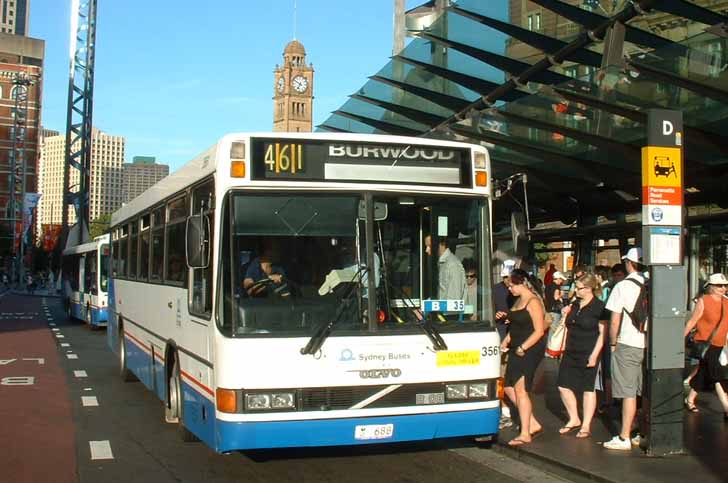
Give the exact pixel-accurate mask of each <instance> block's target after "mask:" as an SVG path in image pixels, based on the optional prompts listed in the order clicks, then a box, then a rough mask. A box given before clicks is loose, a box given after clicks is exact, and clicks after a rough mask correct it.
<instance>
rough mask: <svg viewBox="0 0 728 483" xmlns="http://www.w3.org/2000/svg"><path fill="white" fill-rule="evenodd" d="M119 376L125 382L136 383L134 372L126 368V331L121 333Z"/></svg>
mask: <svg viewBox="0 0 728 483" xmlns="http://www.w3.org/2000/svg"><path fill="white" fill-rule="evenodd" d="M119 375H120V376H121V380H122V381H124V382H132V381H136V380H137V378H136V376H135V375H134V373H133V372H131V371H130V370H129V368H128V367H126V345H125V344H124V330H123V329H122V330H120V331H119Z"/></svg>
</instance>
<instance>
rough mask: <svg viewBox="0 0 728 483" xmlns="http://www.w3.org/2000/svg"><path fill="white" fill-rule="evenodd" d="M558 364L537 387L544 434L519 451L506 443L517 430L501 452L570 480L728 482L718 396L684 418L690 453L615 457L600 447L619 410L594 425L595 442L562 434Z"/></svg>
mask: <svg viewBox="0 0 728 483" xmlns="http://www.w3.org/2000/svg"><path fill="white" fill-rule="evenodd" d="M557 376H558V362H557V361H556V360H553V359H545V360H544V362H543V363H542V364H541V367H540V368H539V372H538V373H537V375H536V380H535V383H534V387H535V393H536V395H535V397H534V398H533V401H534V412H535V414H536V416H537V417H538V419H539V420H540V421H541V422H542V423H543V425H544V428H545V432H544V433H543V434H542V435H541V436H539V437H537V438H536V439H535V440H534V442H533V443H532V444H530V445H526V446H521V447H519V448H518V449H513V448H508V447H506V446H505V443H506V442H507V441H508V440H509V439H511V438H513V437H515V436H516V435H517V433H516V431H515V428H514V429H509V430H506V431H504V432H503V433H502V434H501V438H500V443H501V444H500V448H501V450H502V451H505V452H506V454H508V455H511V456H514V457H516V458H519V459H521V460H522V461H525V462H528V463H530V464H535V465H538V466H540V467H542V468H548V469H549V470H550V471H552V472H554V473H557V474H566V475H568V477H569V478H570V479H574V480H588V481H601V482H619V483H624V482H627V481H636V482H637V481H638V482H645V483H652V482H655V483H657V482H659V483H670V482H676V483H677V482H680V483H682V482H683V481H690V480H695V481H699V482H700V483H710V482H725V481H728V458H726V457H725V455H726V454H728V424H726V423H724V422H723V413H722V411H721V409H720V406H719V404H718V402H717V399H716V396H715V395H714V394H704V395H701V397H700V399H699V402H698V406H699V407H700V409H701V411H700V413H699V414H686V415H685V417H686V420H685V423H686V424H685V443H686V449H687V454H685V455H681V456H669V457H663V458H656V457H649V456H646V455H645V454H644V453H643V452H642V451H641V450H640V449H638V448H634V449H633V450H632V451H631V452H626V453H623V452H619V451H617V452H615V451H608V450H605V449H604V448H602V446H601V443H602V442H604V441H607V440H609V439H611V437H612V435H613V434H617V432H618V431H617V425H618V424H619V411H620V409H619V407H615V408H614V410H613V411H612V412H611V414H605V415H602V416H601V417H599V418H598V419H597V420H595V421H594V423H593V424H592V438H591V439H583V440H580V439H576V438H575V437H574V434H575V433H571V434H570V435H567V436H561V435H559V434H558V428H560V427H561V426H563V424H564V423H565V421H566V419H567V417H566V412H565V410H564V409H563V405H562V403H561V400H560V398H559V395H558V390H557V389H556V380H557Z"/></svg>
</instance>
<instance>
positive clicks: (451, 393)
mask: <svg viewBox="0 0 728 483" xmlns="http://www.w3.org/2000/svg"><path fill="white" fill-rule="evenodd" d="M445 394H446V395H447V398H448V399H467V398H468V385H467V384H448V385H447V386H445Z"/></svg>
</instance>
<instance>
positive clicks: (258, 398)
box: [245, 394, 271, 411]
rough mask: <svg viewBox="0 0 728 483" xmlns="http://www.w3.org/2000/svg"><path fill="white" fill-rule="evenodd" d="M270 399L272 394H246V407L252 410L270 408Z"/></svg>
mask: <svg viewBox="0 0 728 483" xmlns="http://www.w3.org/2000/svg"><path fill="white" fill-rule="evenodd" d="M270 400H271V397H270V394H246V395H245V409H248V410H250V411H260V410H265V409H270V408H271V406H270Z"/></svg>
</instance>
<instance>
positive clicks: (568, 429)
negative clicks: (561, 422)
mask: <svg viewBox="0 0 728 483" xmlns="http://www.w3.org/2000/svg"><path fill="white" fill-rule="evenodd" d="M579 427H581V425H576V426H561V428H559V434H560V435H562V436H564V435H566V434H569V433H570V432H572V431H573V430H575V429H577V428H579Z"/></svg>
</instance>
